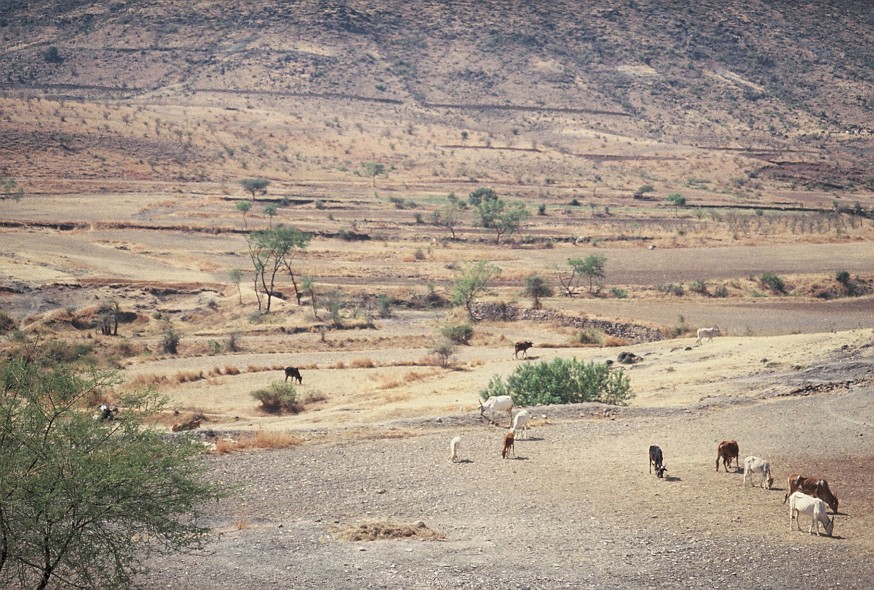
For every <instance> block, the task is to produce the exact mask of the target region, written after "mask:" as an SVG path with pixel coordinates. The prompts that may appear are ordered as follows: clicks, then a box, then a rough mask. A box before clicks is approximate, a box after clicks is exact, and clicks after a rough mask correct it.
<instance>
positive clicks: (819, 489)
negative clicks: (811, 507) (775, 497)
mask: <svg viewBox="0 0 874 590" xmlns="http://www.w3.org/2000/svg"><path fill="white" fill-rule="evenodd" d="M793 492H804V493H805V494H807V495H808V496H813V497H814V498H819V499H820V500H822V501H823V502H825V503H826V504H828V506H829V508H831V509H832V512H834V513H835V514H837V513H838V497H837V496H835V495H834V494H833V493H832V491H831V490H830V489H829V487H828V482H827V481H826V480H824V479H820V478H818V477H803V476H801V475H798V474H797V473H793V474H792V475H790V476H789V491H788V492H786V495H785V496H783V503H784V504H785V503H786V500H787V499H789V496H791V495H792V493H793Z"/></svg>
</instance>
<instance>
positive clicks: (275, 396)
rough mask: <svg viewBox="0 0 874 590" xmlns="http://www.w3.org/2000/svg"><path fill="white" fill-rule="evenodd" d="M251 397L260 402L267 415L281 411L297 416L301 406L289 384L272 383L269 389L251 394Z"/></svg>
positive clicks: (292, 386) (292, 387)
mask: <svg viewBox="0 0 874 590" xmlns="http://www.w3.org/2000/svg"><path fill="white" fill-rule="evenodd" d="M252 397H254V398H255V399H256V400H258V401H259V402H261V408H262V409H263V410H264V411H265V412H267V413H269V414H281V413H282V412H283V411H286V412H291V413H292V414H297V413H298V412H300V411H302V410H303V406H302V405H301V404H300V403H298V401H297V390H296V389H295V388H294V385H293V384H291V383H281V382H279V381H274V382H273V383H271V384H270V387H268V388H266V389H259V390H258V391H254V392H252Z"/></svg>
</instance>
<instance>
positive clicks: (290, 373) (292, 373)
mask: <svg viewBox="0 0 874 590" xmlns="http://www.w3.org/2000/svg"><path fill="white" fill-rule="evenodd" d="M289 377H291V378H292V379H296V380H297V384H298V385H301V384H302V383H303V377H302V376H301V374H300V369H298V368H297V367H285V381H286V382H288V378H289Z"/></svg>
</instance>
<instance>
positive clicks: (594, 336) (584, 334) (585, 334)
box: [576, 329, 603, 346]
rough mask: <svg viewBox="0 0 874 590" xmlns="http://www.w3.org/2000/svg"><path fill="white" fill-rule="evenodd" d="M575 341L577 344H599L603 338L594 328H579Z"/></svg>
mask: <svg viewBox="0 0 874 590" xmlns="http://www.w3.org/2000/svg"><path fill="white" fill-rule="evenodd" d="M576 341H577V342H578V343H579V344H583V345H595V346H601V342H602V341H603V338H601V334H599V333H598V332H596V331H595V330H591V329H589V330H580V331H579V333H578V334H577V337H576Z"/></svg>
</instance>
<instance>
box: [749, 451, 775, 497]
mask: <svg viewBox="0 0 874 590" xmlns="http://www.w3.org/2000/svg"><path fill="white" fill-rule="evenodd" d="M754 473H758V474H760V475H761V476H762V483H761V485H762V487H763V488H765V489H766V490H770V489H771V484H772V483H774V478H773V477H771V464H770V463H768V462H767V461H765V460H764V459H760V458H759V457H754V456H752V455H751V456H749V457H747V458H746V459H744V487H747V478H749V480H750V484H752V483H753V474H754Z"/></svg>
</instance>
